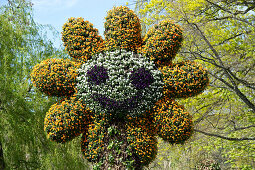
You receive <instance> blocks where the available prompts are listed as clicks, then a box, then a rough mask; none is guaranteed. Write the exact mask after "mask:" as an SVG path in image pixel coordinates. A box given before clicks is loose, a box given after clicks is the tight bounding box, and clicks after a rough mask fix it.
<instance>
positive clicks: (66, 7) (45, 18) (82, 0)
mask: <svg viewBox="0 0 255 170" xmlns="http://www.w3.org/2000/svg"><path fill="white" fill-rule="evenodd" d="M1 1H2V2H1ZM4 1H5V2H7V0H0V4H1V3H3V2H4ZM31 2H32V3H33V9H34V20H35V21H36V22H38V23H39V24H43V25H46V24H50V25H51V26H53V27H54V28H55V29H56V30H57V31H58V32H61V31H62V26H63V24H64V23H65V22H67V20H68V18H70V17H83V18H84V19H85V20H88V21H89V22H91V23H92V24H93V25H94V28H97V29H98V31H99V35H101V36H103V33H104V22H105V20H104V18H105V17H106V14H107V11H109V10H111V9H112V8H113V7H114V6H120V5H122V6H126V2H129V5H128V7H129V8H130V9H133V10H134V7H135V6H134V5H132V1H131V0H31ZM60 44H61V40H60V37H59V38H58V39H55V45H56V46H59V45H60Z"/></svg>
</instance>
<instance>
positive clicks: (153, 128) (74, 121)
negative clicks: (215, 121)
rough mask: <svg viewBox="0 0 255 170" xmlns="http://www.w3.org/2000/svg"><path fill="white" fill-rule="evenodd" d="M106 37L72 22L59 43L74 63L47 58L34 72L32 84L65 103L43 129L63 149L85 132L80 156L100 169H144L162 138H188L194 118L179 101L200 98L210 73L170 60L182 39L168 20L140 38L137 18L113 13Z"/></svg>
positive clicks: (86, 25)
mask: <svg viewBox="0 0 255 170" xmlns="http://www.w3.org/2000/svg"><path fill="white" fill-rule="evenodd" d="M104 35H105V40H103V39H102V38H101V37H100V36H99V35H98V31H97V30H96V29H94V28H93V25H92V24H91V23H89V22H88V21H84V20H83V19H82V18H70V19H69V20H68V22H67V23H65V24H64V26H63V32H62V40H63V41H64V45H65V47H66V50H67V51H68V53H69V55H70V56H71V57H72V58H73V60H67V59H48V60H45V61H42V62H41V63H40V64H38V65H36V66H35V67H34V68H33V70H32V73H31V77H32V82H33V83H34V85H35V86H36V87H37V88H38V89H39V90H40V91H42V92H44V93H45V94H47V95H49V96H58V97H61V100H60V101H59V102H58V103H56V104H54V105H52V106H51V108H50V109H49V111H48V112H47V114H46V117H45V122H44V128H45V131H46V133H47V136H48V138H50V139H51V140H53V141H56V142H59V143H64V142H66V141H70V140H72V139H73V138H74V137H77V136H79V135H81V134H82V140H81V148H82V152H83V154H84V156H85V158H86V159H88V160H89V161H91V162H92V163H94V168H95V169H97V168H98V169H108V168H113V169H142V167H143V166H147V165H149V163H150V162H152V161H153V159H154V158H155V157H156V154H157V136H159V137H161V138H162V139H163V140H165V141H167V142H169V143H171V144H174V143H184V141H186V140H187V139H189V137H190V136H191V134H192V132H193V124H192V118H191V116H190V115H189V114H188V113H187V112H185V111H184V107H183V106H181V105H179V104H178V103H177V102H176V101H175V100H174V99H175V98H185V97H191V96H194V95H197V94H199V93H201V92H202V91H203V90H204V89H205V87H206V86H207V84H208V82H209V80H208V75H207V72H206V70H205V69H203V68H202V67H201V66H200V65H197V64H195V63H194V62H190V61H186V62H181V63H177V64H173V63H172V62H171V61H172V59H173V58H174V57H175V55H176V54H177V52H178V50H179V48H180V47H181V43H182V40H183V37H182V30H181V28H180V27H179V26H178V25H176V24H174V23H173V22H171V21H167V20H166V21H162V22H160V23H159V24H157V25H155V26H154V27H152V28H151V29H150V30H149V31H148V33H147V34H146V35H145V37H144V39H142V38H141V26H140V22H139V19H138V17H137V16H136V15H135V14H134V12H133V11H132V10H130V9H128V8H127V7H123V6H120V7H114V8H113V9H112V10H110V11H109V12H108V15H107V17H106V22H105V32H104Z"/></svg>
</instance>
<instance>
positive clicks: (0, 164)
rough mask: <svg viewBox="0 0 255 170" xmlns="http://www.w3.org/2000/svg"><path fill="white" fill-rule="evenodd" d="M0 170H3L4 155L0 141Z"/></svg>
mask: <svg viewBox="0 0 255 170" xmlns="http://www.w3.org/2000/svg"><path fill="white" fill-rule="evenodd" d="M0 169H5V163H4V153H3V148H2V143H1V141H0Z"/></svg>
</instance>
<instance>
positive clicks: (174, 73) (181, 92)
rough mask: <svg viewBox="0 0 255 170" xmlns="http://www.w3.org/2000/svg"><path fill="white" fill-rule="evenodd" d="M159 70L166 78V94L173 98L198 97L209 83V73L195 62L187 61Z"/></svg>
mask: <svg viewBox="0 0 255 170" xmlns="http://www.w3.org/2000/svg"><path fill="white" fill-rule="evenodd" d="M159 69H160V71H161V72H162V73H163V77H164V82H165V87H164V89H165V90H164V93H165V95H167V96H169V97H171V98H180V97H181V98H186V97H191V96H195V95H198V94H200V93H201V92H203V91H204V89H205V88H206V86H207V85H208V83H209V78H208V72H207V71H206V69H204V68H203V67H202V66H201V65H200V64H196V63H195V62H191V61H186V62H181V63H177V64H172V65H171V66H169V67H168V66H164V67H162V68H159Z"/></svg>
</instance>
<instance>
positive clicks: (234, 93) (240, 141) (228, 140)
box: [136, 0, 255, 169]
mask: <svg viewBox="0 0 255 170" xmlns="http://www.w3.org/2000/svg"><path fill="white" fill-rule="evenodd" d="M254 8H255V4H254V1H252V0H245V1H244V0H171V1H169V0H147V1H144V0H137V1H136V9H137V12H139V15H140V18H142V19H141V20H142V26H143V28H142V29H143V30H147V29H148V28H149V27H150V26H151V25H153V24H155V23H158V22H159V21H161V20H163V19H171V20H174V21H176V22H177V23H178V24H180V25H181V27H182V28H183V30H184V32H183V34H184V42H183V47H182V49H181V51H180V53H179V55H178V56H177V58H176V60H179V61H181V60H185V59H189V60H194V61H196V62H200V63H201V64H203V65H206V68H207V69H208V71H209V74H210V87H209V88H208V89H207V91H206V92H204V93H203V94H202V95H200V96H197V97H194V98H189V99H186V100H181V101H180V102H181V103H182V102H183V103H185V107H186V108H187V110H188V111H189V112H190V113H193V115H192V116H193V119H194V121H195V131H196V132H197V133H195V135H194V136H193V138H192V139H191V140H190V141H189V142H187V143H186V144H185V145H183V146H182V145H175V146H169V145H166V144H165V143H163V142H162V143H161V144H162V145H161V147H160V153H159V154H160V155H161V157H159V158H158V160H157V161H155V162H154V165H152V167H154V168H158V169H162V168H165V169H169V168H170V167H171V168H173V169H175V168H177V167H178V168H181V169H189V168H197V169H203V168H204V167H209V166H211V167H214V168H215V169H217V168H219V167H220V168H221V169H230V168H232V169H234V168H236V169H253V168H254V167H255V155H254V149H255V143H254V140H255V135H254V127H255V124H254V123H255V122H254V121H255V116H254V113H255V106H254V101H255V100H254V99H255V97H254V96H255V95H254V90H255V82H254V75H255V74H254V66H255V60H254V59H255V57H254V50H255V49H254V48H255V41H254V33H255V30H254V28H255V25H254V19H255V18H254V17H255V16H254ZM162 160H164V161H163V162H164V163H163V164H161V163H160V162H162Z"/></svg>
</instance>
